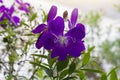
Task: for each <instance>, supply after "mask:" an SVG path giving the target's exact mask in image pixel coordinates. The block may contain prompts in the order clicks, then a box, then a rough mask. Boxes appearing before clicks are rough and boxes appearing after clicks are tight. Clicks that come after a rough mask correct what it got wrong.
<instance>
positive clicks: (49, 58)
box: [47, 52, 57, 68]
mask: <svg viewBox="0 0 120 80" xmlns="http://www.w3.org/2000/svg"><path fill="white" fill-rule="evenodd" d="M49 53H50V52H49ZM47 61H48V64H49V67H50V68H52V67H53V65H54V64H55V63H56V62H57V58H53V59H51V57H50V54H49V55H48V59H47Z"/></svg>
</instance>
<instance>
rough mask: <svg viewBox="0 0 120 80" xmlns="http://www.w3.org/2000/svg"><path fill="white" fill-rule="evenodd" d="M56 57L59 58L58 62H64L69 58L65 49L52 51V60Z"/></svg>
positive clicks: (56, 48) (60, 48)
mask: <svg viewBox="0 0 120 80" xmlns="http://www.w3.org/2000/svg"><path fill="white" fill-rule="evenodd" d="M55 57H58V60H59V61H64V60H66V58H67V52H66V50H65V48H62V47H55V48H54V49H53V50H52V53H51V58H55Z"/></svg>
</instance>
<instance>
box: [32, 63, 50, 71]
mask: <svg viewBox="0 0 120 80" xmlns="http://www.w3.org/2000/svg"><path fill="white" fill-rule="evenodd" d="M30 63H31V64H33V65H35V66H39V67H41V68H43V69H48V70H49V68H48V67H46V66H44V65H42V64H39V63H36V62H30Z"/></svg>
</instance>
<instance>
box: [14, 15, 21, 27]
mask: <svg viewBox="0 0 120 80" xmlns="http://www.w3.org/2000/svg"><path fill="white" fill-rule="evenodd" d="M19 22H20V19H19V18H18V17H17V16H13V24H14V25H15V26H18V23H19Z"/></svg>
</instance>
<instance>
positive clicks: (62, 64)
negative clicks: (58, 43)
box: [57, 59, 69, 72]
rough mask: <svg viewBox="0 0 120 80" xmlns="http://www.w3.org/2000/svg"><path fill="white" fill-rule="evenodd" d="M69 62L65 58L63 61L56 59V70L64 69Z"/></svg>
mask: <svg viewBox="0 0 120 80" xmlns="http://www.w3.org/2000/svg"><path fill="white" fill-rule="evenodd" d="M68 63H69V60H68V59H67V60H65V61H58V62H57V71H58V72H59V71H62V70H63V69H65V68H66V67H67V65H68Z"/></svg>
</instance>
